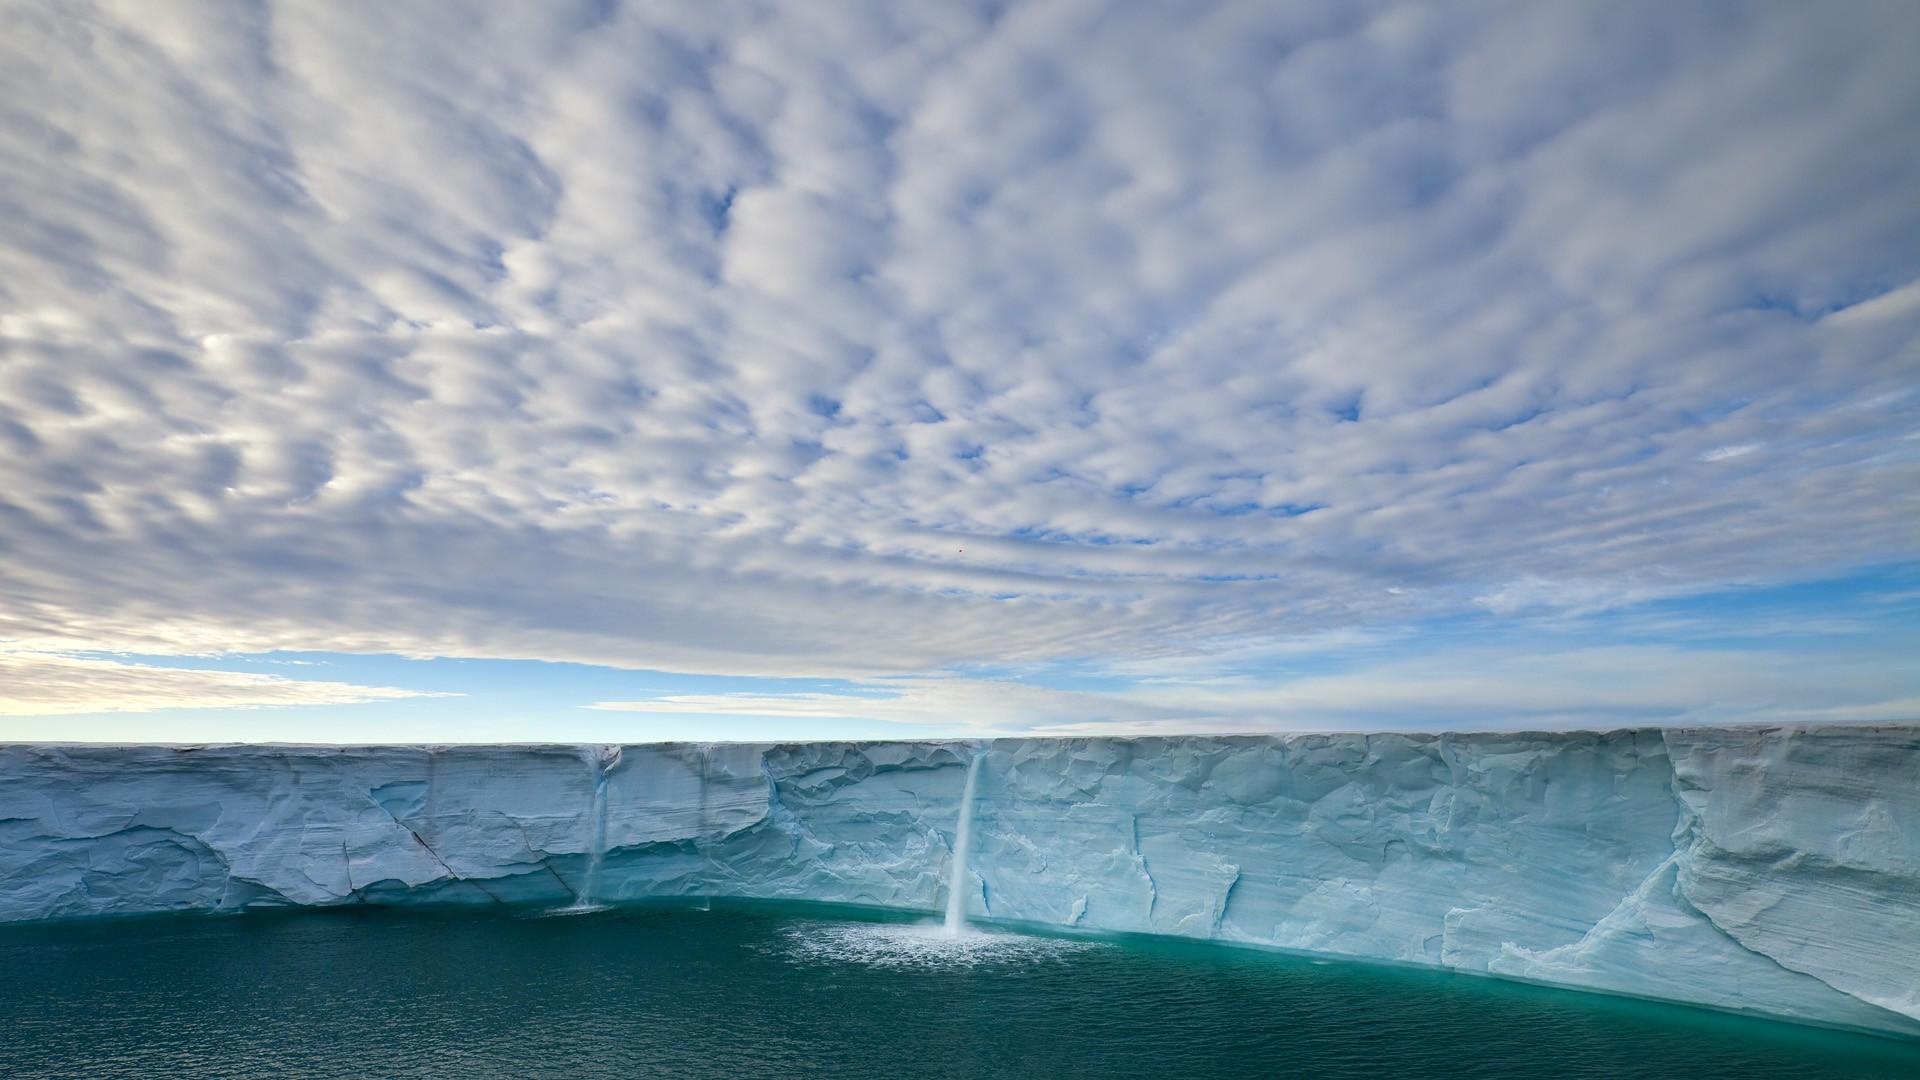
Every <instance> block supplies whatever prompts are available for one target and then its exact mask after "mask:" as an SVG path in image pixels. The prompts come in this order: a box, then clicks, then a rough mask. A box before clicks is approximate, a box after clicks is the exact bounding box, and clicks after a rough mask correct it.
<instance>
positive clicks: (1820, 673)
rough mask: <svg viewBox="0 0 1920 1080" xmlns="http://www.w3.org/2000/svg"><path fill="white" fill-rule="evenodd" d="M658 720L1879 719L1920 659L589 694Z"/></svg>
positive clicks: (1246, 728) (1557, 657)
mask: <svg viewBox="0 0 1920 1080" xmlns="http://www.w3.org/2000/svg"><path fill="white" fill-rule="evenodd" d="M589 707H590V708H594V709H601V710H611V711H616V712H630V713H642V714H648V715H653V716H703V717H715V716H731V717H772V718H781V719H790V720H867V721H877V722H881V723H891V724H902V725H912V726H918V727H923V728H928V729H935V730H938V731H939V732H941V733H947V732H968V731H970V732H973V733H976V734H980V735H1040V734H1051V735H1067V734H1084V733H1093V732H1104V733H1108V734H1139V735H1148V734H1175V733H1183V732H1209V733H1226V732H1260V731H1341V730H1404V729H1415V730H1418V729H1445V730H1499V729H1524V728H1535V729H1537V728H1616V727H1623V726H1631V725H1635V724H1656V725H1687V724H1725V723H1789V724H1790V723H1816V722H1823V721H1850V722H1854V723H1874V722H1891V721H1912V720H1913V719H1914V718H1915V717H1916V716H1920V671H1916V670H1915V669H1914V668H1913V665H1911V664H1908V663H1902V662H1901V660H1900V655H1899V654H1898V653H1897V652H1895V651H1891V650H1869V651H1868V652H1867V653H1866V654H1864V655H1854V656H1848V657H1840V658H1835V657H1832V656H1822V655H1818V654H1809V653H1807V652H1805V651H1798V652H1796V651H1791V650H1785V649H1763V650H1738V649H1725V648H1720V649H1715V648H1693V649H1675V648H1670V647H1666V646H1620V645H1606V646H1595V645H1587V646H1571V645H1565V644H1554V643H1551V642H1543V643H1540V644H1538V645H1537V646H1536V647H1535V648H1534V649H1533V650H1532V651H1530V652H1526V653H1516V651H1515V650H1513V649H1511V648H1509V647H1490V646H1442V647H1437V648H1431V649H1426V650H1421V651H1420V652H1418V653H1413V652H1410V651H1406V650H1402V651H1396V652H1393V653H1389V654H1387V655H1384V656H1378V657H1373V658H1368V659H1364V660H1362V661H1360V662H1358V663H1355V664H1352V665H1350V666H1348V667H1346V668H1345V669H1343V670H1339V671H1336V672H1332V673H1311V674H1296V675H1292V676H1287V675H1280V676H1277V677H1275V676H1272V675H1269V676H1267V677H1263V678H1258V679H1247V678H1233V677H1219V676H1217V675H1213V674H1210V673H1209V672H1208V671H1207V670H1206V667H1205V665H1200V666H1198V667H1196V668H1194V669H1191V670H1190V672H1189V673H1188V674H1185V675H1181V674H1173V673H1163V674H1162V677H1160V678H1158V679H1156V680H1153V681H1151V682H1145V681H1143V682H1139V683H1136V684H1133V685H1130V686H1126V687H1125V688H1122V689H1118V690H1109V691H1103V692H1088V691H1079V690H1063V689H1054V688H1047V687H1039V686H1029V685H1024V684H1022V683H1018V682H1009V681H1003V680H989V679H973V678H963V677H958V676H935V677H922V678H903V679H877V680H872V681H870V682H867V683H865V684H862V685H860V686H859V687H857V688H856V692H847V693H826V692H805V693H760V692H741V693H713V694H680V695H664V696H661V697H657V698H652V699H647V700H640V701H603V702H597V703H595V704H594V705H591V706H589Z"/></svg>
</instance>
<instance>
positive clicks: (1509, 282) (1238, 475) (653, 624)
mask: <svg viewBox="0 0 1920 1080" xmlns="http://www.w3.org/2000/svg"><path fill="white" fill-rule="evenodd" d="M1916 55H1920V8H1917V7H1916V6H1915V5H1913V4H1912V3H1908V2H1905V0H1890V2H1885V3H1871V2H1859V3H1849V4H1844V5H1799V4H1773V3H1754V4H1732V5H1711V4H1679V5H1675V4H1665V3H1647V4H1643V3H1611V4H1575V5H1559V4H1548V3H1537V2H1529V3H1517V4H1486V3H1463V4H1448V5H1432V4H1405V5H1392V4H1379V3H1365V2H1358V3H1357V2H1351V0H1340V2H1337V3H1328V4H1312V3H1301V4H1287V5H1276V4H1271V3H1265V2H1256V3H1246V4H1156V3H1130V4H1100V3H1093V2H1080V0H1074V2H1040V3H1017V4H993V5H989V6H984V7H975V6H971V5H968V4H965V3H959V2H955V3H930V4H897V3H878V2H876V3H870V4H859V3H849V4H834V5H824V6H823V5H818V4H809V5H797V4H789V5H769V4H757V3H728V2H720V0H716V2H710V3H699V4H625V5H622V4H618V3H607V2H595V3H580V4H567V3H543V4H466V3H462V4H433V3H407V4H399V5H381V4H319V3H310V4H309V3H298V4H259V5H248V6H240V5H188V4H171V3H169V4H152V3H124V4H114V3H89V2H80V0H75V2H71V3H65V2H63V3H52V2H46V3H37V2H8V3H4V4H0V101H4V102H5V104H4V106H0V551H4V553H5V558H4V561H3V562H0V639H4V640H5V641H6V642H10V643H11V644H10V646H9V647H10V648H12V649H13V650H15V652H14V654H13V656H12V658H11V659H8V660H7V662H8V663H9V664H11V665H14V666H13V668H12V669H11V673H12V674H14V676H15V677H24V676H20V675H19V674H18V673H19V671H20V664H22V663H23V661H20V660H19V659H18V657H20V656H26V655H29V654H28V653H23V652H20V651H19V650H27V649H31V650H38V651H37V652H34V653H32V654H30V655H33V656H40V657H45V656H49V655H52V653H51V652H50V651H58V650H74V649H90V650H102V649H106V650H128V651H134V652H139V653H143V654H179V653H200V652H206V651H210V650H268V649H277V648H298V649H322V650H341V651H395V652H404V653H428V654H441V655H464V656H498V657H536V658H548V659H566V660H578V661H586V662H595V663H609V664H617V665H628V666H646V667H659V668H677V669H682V670H697V671H711V672H735V673H746V674H840V675H847V676H852V677H857V678H868V679H886V678H894V677H898V676H902V675H906V674H910V673H915V672H927V671H937V670H941V669H945V668H950V667H952V666H953V665H959V664H965V663H969V662H978V661H982V660H992V661H994V662H999V663H1032V662H1041V661H1046V660H1049V659H1055V658H1068V657H1074V658H1096V659H1097V658H1125V659H1126V660H1127V661H1128V662H1135V663H1145V662H1151V661H1153V660H1154V658H1156V657H1163V658H1175V659H1177V658H1178V657H1180V656H1183V655H1188V654H1192V653H1196V652H1205V651H1207V650H1209V649H1214V648H1218V647H1222V643H1237V644H1236V645H1235V646H1234V647H1240V646H1241V645H1244V644H1245V643H1247V642H1261V641H1280V640H1284V639H1287V638H1288V637H1290V636H1292V635H1299V634H1303V633H1339V632H1342V631H1343V630H1364V629H1365V628H1367V627H1370V626H1383V625H1390V624H1404V623H1407V622H1409V621H1413V620H1419V619H1423V618H1428V617H1433V616H1440V615H1447V614H1452V613H1458V612H1462V611H1471V610H1494V611H1499V612H1503V613H1510V612H1513V611H1547V612H1552V611H1555V610H1562V609H1578V610H1594V609H1605V608H1608V607H1615V606H1618V605H1622V604H1627V603H1632V602H1636V601H1643V600H1649V599H1656V598H1661V597H1672V596H1682V595H1688V594H1693V593H1699V592H1702V591H1705V590H1709V589H1714V588H1720V587H1725V586H1730V585H1738V584H1743V583H1765V582H1775V581H1782V580H1787V579H1798V578H1807V577H1813V576H1819V575H1821V574H1840V573H1844V572H1847V571H1849V570H1850V569H1853V568H1857V567H1862V566H1868V565H1877V564H1888V563H1897V562H1907V561H1911V560H1913V559H1915V558H1916V557H1920V440H1916V438H1915V434H1914V433H1915V430H1916V418H1917V417H1920V345H1916V341H1917V340H1920V285H1916V284H1915V282H1916V280H1920V200H1916V198H1915V195H1914V190H1915V189H1914V181H1915V177H1916V176H1920V65H1917V64H1915V63H1914V62H1913V58H1914V56H1916ZM48 662H49V663H55V664H64V663H68V661H59V660H52V661H48ZM140 677H141V678H146V677H148V676H146V675H141V676H140ZM253 685H256V687H257V684H253ZM954 686H955V687H957V688H958V689H955V690H954V691H953V692H954V693H962V691H964V693H963V694H962V696H963V697H966V700H968V701H975V702H978V701H980V700H982V699H981V698H980V697H979V695H980V694H981V693H984V691H979V689H978V688H977V687H973V686H972V685H971V684H967V683H956V684H954ZM1323 689H1328V690H1329V691H1331V689H1334V688H1323ZM222 692H224V691H222ZM249 692H251V691H249ZM341 692H342V693H345V692H346V691H341ZM1006 693H1010V694H1013V695H1014V697H1015V698H1018V697H1019V695H1020V694H1021V693H1025V692H1024V691H1019V692H1015V691H1007V692H1006ZM968 695H972V696H968ZM900 696H902V697H904V698H908V699H911V698H912V695H911V694H905V693H903V694H902V695H900ZM988 696H989V697H991V695H988ZM995 700H999V699H995ZM1020 700H1022V701H1024V700H1026V699H1024V698H1022V699H1020ZM708 704H711V703H708ZM816 704H817V703H816ZM1014 704H1015V705H1019V702H1018V701H1016V702H1015V703H1014ZM1030 704H1032V707H1033V708H1036V709H1039V710H1040V712H1041V713H1043V714H1048V715H1051V714H1050V713H1048V709H1049V708H1050V706H1049V705H1048V704H1047V702H1046V701H1042V700H1038V699H1035V700H1034V701H1033V702H1031V703H1030ZM1282 704H1284V703H1282ZM899 707H900V708H905V707H906V706H899ZM1008 707H1009V708H1014V706H1008ZM1022 707H1024V706H1022ZM1127 707H1128V708H1130V709H1134V710H1144V711H1143V712H1140V713H1139V714H1138V718H1139V719H1142V720H1150V721H1153V722H1162V721H1164V722H1169V723H1171V722H1179V721H1182V720H1183V718H1191V717H1194V716H1195V715H1196V714H1197V715H1199V717H1200V718H1201V719H1206V718H1207V717H1214V716H1219V715H1229V714H1231V710H1228V711H1227V712H1222V711H1221V710H1220V709H1216V708H1214V707H1213V706H1212V705H1208V704H1205V703H1195V702H1192V701H1187V702H1179V701H1167V702H1148V701H1144V700H1141V701H1135V702H1134V703H1132V704H1130V705H1128V706H1127ZM1276 707H1278V706H1276ZM1015 711H1017V710H1015ZM1127 715H1129V716H1133V715H1135V714H1133V713H1129V714H1127Z"/></svg>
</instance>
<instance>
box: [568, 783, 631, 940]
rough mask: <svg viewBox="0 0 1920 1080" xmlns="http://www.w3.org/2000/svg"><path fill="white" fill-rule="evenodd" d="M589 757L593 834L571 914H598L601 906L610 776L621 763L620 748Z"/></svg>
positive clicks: (590, 820)
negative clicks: (599, 898)
mask: <svg viewBox="0 0 1920 1080" xmlns="http://www.w3.org/2000/svg"><path fill="white" fill-rule="evenodd" d="M589 755H590V756H589V758H588V764H589V765H591V766H592V768H593V805H592V809H591V811H590V814H589V822H590V828H591V829H592V831H591V832H590V833H589V834H588V840H587V872H586V876H585V878H583V879H582V881H581V884H580V890H579V891H578V892H577V893H575V894H574V898H573V903H572V905H571V906H569V907H568V908H567V909H566V910H568V911H598V910H599V909H600V908H601V906H602V905H601V904H599V903H597V902H595V900H594V897H595V896H596V895H597V894H598V892H599V888H600V863H601V861H602V860H604V859H605V858H606V855H607V774H608V773H610V772H611V771H613V767H614V766H615V765H618V764H619V763H620V748H619V747H617V746H599V747H594V748H593V749H592V750H591V751H589Z"/></svg>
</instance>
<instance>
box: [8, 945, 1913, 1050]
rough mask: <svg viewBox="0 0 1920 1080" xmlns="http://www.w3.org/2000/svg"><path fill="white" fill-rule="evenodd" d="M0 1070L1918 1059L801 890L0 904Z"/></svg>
mask: <svg viewBox="0 0 1920 1080" xmlns="http://www.w3.org/2000/svg"><path fill="white" fill-rule="evenodd" d="M0 1076H4V1077H8V1078H26V1077H55V1076H59V1077H88V1078H120V1077H168V1078H194V1077H248V1078H252V1077H275V1076H287V1077H426V1076H432V1077H485V1078H491V1077H562V1076H565V1077H653V1076H660V1077H682V1076H684V1077H726V1078H734V1077H746V1076H778V1077H855V1076H857V1077H1001V1076H1005V1077H1044V1078H1059V1077H1080V1076H1142V1077H1145V1076H1153V1077H1161V1076H1164V1077H1182V1078H1195V1080H1198V1078H1207V1077H1241V1076H1296V1077H1378V1076H1396V1077H1417V1076H1434V1077H1449V1076H1457V1077H1541V1076H1548V1077H1555V1078H1571V1077H1643V1076H1644V1077H1655V1076H1658V1077H1682V1078H1686V1080H1695V1078H1701V1077H1739V1078H1743V1080H1755V1078H1765V1077H1819V1076H1858V1077H1867V1076H1884V1077H1903V1078H1913V1077H1920V1044H1907V1043H1900V1042H1895V1041H1891V1040H1883V1039H1876V1038H1873V1037H1870V1036H1856V1035H1849V1034H1844V1033H1838V1032H1829V1031H1821V1030H1816V1029H1810V1028H1800V1027H1795V1026H1792V1025H1786V1024H1775V1023H1769V1022H1766V1021H1761V1020H1753V1019H1748V1018H1744V1017H1734V1016H1726V1015H1722V1014H1717V1013H1712V1012H1705V1011H1700V1010H1694V1009H1686V1008H1680V1007H1672V1006H1662V1005H1654V1004H1649V1003H1643V1002H1634V1001H1625V1000H1619V999H1611V998H1603V997H1596V996H1591V995H1585V994H1576V993H1570V992H1563V991H1555V990H1546V989H1540V988H1535V987H1528V986H1519V985H1513V984H1505V983H1499V982H1493V981H1489V980H1484V979H1473V978H1467V977H1460V976H1449V975H1446V974H1444V973H1437V972H1432V973H1430V972H1421V971H1407V970H1400V969H1391V968H1375V967H1371V966H1363V965H1355V964H1344V963H1326V962H1314V961H1309V960H1303V959H1299V958H1295V957H1289V956H1280V955H1273V954H1268V953H1260V952H1250V951H1244V950H1234V949H1225V948H1212V947H1207V946H1200V945H1190V944H1181V943H1173V942H1156V941H1151V940H1146V941H1142V940H1137V939H1127V940H1121V941H1086V940H1068V939H1057V938H1034V937H1019V936H1012V935H1008V936H986V937H982V938H978V939H969V940H966V941H963V942H962V943H961V944H959V945H953V944H951V943H949V942H947V941H945V940H942V939H939V938H937V937H934V936H932V935H931V934H929V932H928V931H926V930H925V929H922V928H920V927H917V926H913V925H909V924H906V923H903V922H900V921H861V920H857V919H853V918H850V917H848V916H846V915H845V914H844V913H822V912H821V911H819V910H814V909H807V910H780V909H771V908H726V909H721V910H715V911H708V912H701V911H686V910H663V909H630V910H623V911H619V912H601V913H597V914H592V915H581V916H573V917H556V918H513V917H509V916H504V915H466V914H458V915H449V914H444V913H409V912H403V911H391V910H389V911H382V910H377V909H361V910H357V911H334V912H304V913H291V914H256V915H247V916H243V917H227V918H213V917H180V918H169V919H151V920H138V921H114V922H99V923H90V924H89V923H80V924H66V925H54V926H37V927H11V928H5V929H0Z"/></svg>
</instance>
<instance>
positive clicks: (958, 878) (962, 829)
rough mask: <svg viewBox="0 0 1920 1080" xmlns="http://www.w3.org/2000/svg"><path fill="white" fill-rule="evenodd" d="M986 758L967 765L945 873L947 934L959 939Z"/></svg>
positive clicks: (979, 753)
mask: <svg viewBox="0 0 1920 1080" xmlns="http://www.w3.org/2000/svg"><path fill="white" fill-rule="evenodd" d="M986 757H987V755H986V754H985V753H984V752H982V751H975V753H974V755H973V761H972V762H970V763H969V764H968V765H967V786H966V790H964V791H962V792H961V793H960V822H959V824H958V825H957V826H955V827H954V831H953V865H952V866H951V867H950V868H949V869H948V870H947V921H946V927H945V929H946V932H947V934H948V935H949V936H951V937H958V936H959V935H961V934H963V933H965V932H966V929H967V891H968V890H967V888H966V883H967V854H968V852H969V851H970V850H971V849H972V847H973V792H974V788H975V787H977V786H978V785H979V783H980V763H981V762H982V761H985V760H986Z"/></svg>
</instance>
